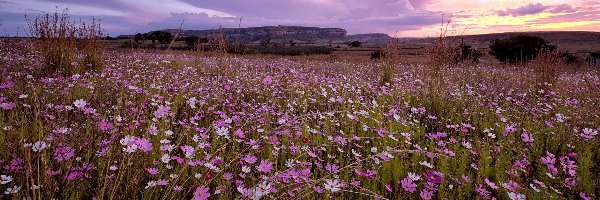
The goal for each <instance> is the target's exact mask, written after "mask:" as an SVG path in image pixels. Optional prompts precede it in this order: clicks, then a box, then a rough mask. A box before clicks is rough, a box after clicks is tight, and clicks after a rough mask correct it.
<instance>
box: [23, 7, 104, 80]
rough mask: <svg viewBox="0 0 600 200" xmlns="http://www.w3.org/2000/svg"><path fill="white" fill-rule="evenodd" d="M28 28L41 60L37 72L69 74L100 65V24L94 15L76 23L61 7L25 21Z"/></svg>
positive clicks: (101, 44) (102, 47)
mask: <svg viewBox="0 0 600 200" xmlns="http://www.w3.org/2000/svg"><path fill="white" fill-rule="evenodd" d="M29 28H30V33H31V36H32V37H34V38H36V39H37V41H36V42H35V44H37V48H38V50H39V51H40V52H41V54H42V57H43V58H44V60H45V62H44V63H45V65H44V67H43V68H41V69H40V70H39V71H38V73H39V75H41V76H46V75H52V74H61V75H72V74H77V73H82V72H84V71H87V70H91V69H100V68H101V67H102V53H103V49H104V45H103V42H102V28H101V26H100V23H99V22H98V21H96V19H93V20H92V21H91V22H90V23H85V22H81V23H76V22H74V21H71V20H70V17H69V14H68V13H67V10H65V11H63V12H62V13H58V12H56V13H54V14H50V13H46V14H43V15H41V16H38V17H36V18H35V19H34V20H33V21H29ZM80 51H81V59H80Z"/></svg>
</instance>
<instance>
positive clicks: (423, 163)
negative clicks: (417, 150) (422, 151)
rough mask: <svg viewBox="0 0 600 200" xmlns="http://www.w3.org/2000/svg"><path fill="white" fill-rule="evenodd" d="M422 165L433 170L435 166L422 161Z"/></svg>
mask: <svg viewBox="0 0 600 200" xmlns="http://www.w3.org/2000/svg"><path fill="white" fill-rule="evenodd" d="M419 164H420V165H423V166H425V167H428V168H430V169H433V165H431V163H428V162H427V161H421V162H419Z"/></svg>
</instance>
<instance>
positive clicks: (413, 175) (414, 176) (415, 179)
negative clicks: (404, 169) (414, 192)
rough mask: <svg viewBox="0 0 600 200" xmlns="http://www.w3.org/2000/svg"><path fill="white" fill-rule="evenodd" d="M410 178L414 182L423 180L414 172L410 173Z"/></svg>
mask: <svg viewBox="0 0 600 200" xmlns="http://www.w3.org/2000/svg"><path fill="white" fill-rule="evenodd" d="M408 178H410V179H411V180H413V181H418V180H420V179H421V175H418V174H415V173H412V172H408Z"/></svg>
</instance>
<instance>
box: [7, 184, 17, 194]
mask: <svg viewBox="0 0 600 200" xmlns="http://www.w3.org/2000/svg"><path fill="white" fill-rule="evenodd" d="M19 190H21V187H19V186H16V185H15V186H14V187H12V188H7V189H6V191H4V194H16V193H18V192H19Z"/></svg>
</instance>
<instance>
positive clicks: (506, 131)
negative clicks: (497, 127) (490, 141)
mask: <svg viewBox="0 0 600 200" xmlns="http://www.w3.org/2000/svg"><path fill="white" fill-rule="evenodd" d="M515 131H517V128H516V127H515V125H514V124H510V125H509V124H507V125H506V128H504V134H503V135H504V137H506V136H508V134H509V133H514V132H515Z"/></svg>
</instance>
